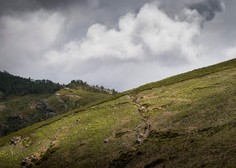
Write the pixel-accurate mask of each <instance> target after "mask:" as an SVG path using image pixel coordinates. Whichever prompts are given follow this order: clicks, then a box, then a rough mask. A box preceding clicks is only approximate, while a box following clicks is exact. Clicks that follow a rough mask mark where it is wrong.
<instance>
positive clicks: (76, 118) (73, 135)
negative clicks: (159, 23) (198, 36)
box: [0, 59, 236, 168]
mask: <svg viewBox="0 0 236 168" xmlns="http://www.w3.org/2000/svg"><path fill="white" fill-rule="evenodd" d="M235 84H236V59H234V60H231V61H228V62H225V63H221V64H218V65H215V66H211V67H208V68H204V69H199V70H196V71H193V72H189V73H185V74H182V75H179V76H176V77H172V78H169V79H166V80H162V81H160V82H156V83H151V84H149V85H145V86H142V87H140V88H138V89H135V90H132V91H128V92H126V93H122V94H119V95H117V96H115V98H111V99H110V100H107V101H103V102H100V103H99V104H94V105H89V106H86V107H84V108H82V109H75V110H72V111H71V112H69V113H66V114H63V115H61V116H57V117H54V118H51V119H49V120H47V121H43V122H40V123H37V124H35V125H33V126H31V127H27V128H25V129H22V130H20V131H19V132H16V133H13V134H11V135H8V136H6V137H3V138H1V139H0V163H1V165H0V167H31V166H36V167H146V168H148V167H234V166H235V165H236V157H235V156H236V146H235V144H236V139H235V137H236V104H235V101H236V87H235Z"/></svg>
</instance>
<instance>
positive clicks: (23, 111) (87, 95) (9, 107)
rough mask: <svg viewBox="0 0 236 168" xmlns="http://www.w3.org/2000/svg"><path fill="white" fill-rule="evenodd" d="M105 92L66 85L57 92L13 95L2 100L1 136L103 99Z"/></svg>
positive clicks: (0, 112) (0, 109)
mask: <svg viewBox="0 0 236 168" xmlns="http://www.w3.org/2000/svg"><path fill="white" fill-rule="evenodd" d="M110 97H112V95H110V94H108V93H105V92H94V91H88V90H83V89H77V88H76V89H73V88H64V89H61V90H59V91H57V92H55V93H54V94H50V93H47V94H27V95H9V96H5V97H4V99H2V100H0V136H3V135H6V134H9V133H11V132H14V131H17V130H19V129H21V128H24V127H26V126H29V125H32V124H33V123H36V122H39V121H42V120H45V119H48V118H51V117H54V116H57V115H59V114H62V113H65V112H67V111H69V110H71V109H74V108H79V107H82V106H84V105H86V104H89V103H92V102H96V101H98V100H100V99H104V98H110Z"/></svg>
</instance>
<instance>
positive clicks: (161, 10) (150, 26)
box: [0, 0, 235, 91]
mask: <svg viewBox="0 0 236 168" xmlns="http://www.w3.org/2000/svg"><path fill="white" fill-rule="evenodd" d="M227 1H230V0H227ZM18 2H19V3H15V2H14V1H12V0H9V1H1V2H0V8H1V12H0V59H1V63H0V65H1V66H0V70H8V71H10V72H11V73H14V74H17V75H23V76H25V77H29V76H30V77H32V78H48V79H51V80H54V81H56V82H62V83H66V82H69V81H70V80H72V79H82V80H85V81H88V82H89V83H91V84H99V85H104V86H106V87H110V88H115V89H117V90H120V91H122V90H127V89H131V88H133V87H137V86H139V85H141V84H144V83H148V82H151V81H156V80H159V79H162V78H164V77H167V76H170V75H173V74H177V73H180V72H183V71H187V70H190V69H193V68H196V67H200V66H204V65H208V64H210V63H215V62H217V60H223V59H224V58H232V57H233V56H232V55H233V54H232V53H233V52H234V47H232V46H235V45H230V46H231V47H228V46H224V47H222V48H221V51H223V52H225V53H227V56H226V57H224V58H217V59H214V57H213V56H212V55H213V52H212V51H214V50H212V48H215V47H216V45H218V46H220V45H222V44H223V43H220V41H219V42H217V41H216V40H214V38H215V37H216V36H215V35H213V34H212V30H213V29H215V28H216V27H219V24H220V23H222V22H221V21H220V20H219V19H218V18H217V15H216V13H217V12H221V11H223V10H224V9H225V6H226V5H225V3H223V1H221V0H206V1H203V0H193V1H192V2H191V3H190V1H187V0H180V1H178V2H177V1H175V2H173V1H172V0H165V1H162V0H160V1H158V2H157V1H155V2H149V3H147V1H145V2H146V3H144V2H143V1H142V0H130V1H128V2H127V1H126V0H121V1H119V2H118V1H110V0H89V1H86V0H81V1H78V0H73V1H62V0H60V1H54V0H48V1H43V0H32V1H29V0H19V1H18ZM227 3H229V2H227ZM122 4H126V5H122ZM215 18H216V19H215ZM217 20H218V22H216V21H217ZM210 21H211V22H210ZM211 24H215V25H218V26H214V27H213V28H210V29H209V28H208V27H210V26H209V25H211ZM203 25H204V26H203ZM232 27H233V26H232ZM222 34H223V32H222ZM218 35H219V33H218ZM209 37H210V38H209ZM230 38H232V37H230ZM209 40H212V41H211V45H209ZM225 41H226V40H225ZM227 41H228V42H229V43H230V40H227ZM231 48H232V49H231ZM218 53H219V52H218ZM212 60H213V61H212Z"/></svg>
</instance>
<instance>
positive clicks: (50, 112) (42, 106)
mask: <svg viewBox="0 0 236 168" xmlns="http://www.w3.org/2000/svg"><path fill="white" fill-rule="evenodd" d="M35 107H36V109H37V110H38V111H39V112H40V113H42V115H43V118H44V119H48V118H51V117H54V116H56V112H55V111H54V109H53V108H51V107H50V106H49V104H48V102H47V100H46V99H43V100H41V101H40V102H38V103H37V104H36V106H35Z"/></svg>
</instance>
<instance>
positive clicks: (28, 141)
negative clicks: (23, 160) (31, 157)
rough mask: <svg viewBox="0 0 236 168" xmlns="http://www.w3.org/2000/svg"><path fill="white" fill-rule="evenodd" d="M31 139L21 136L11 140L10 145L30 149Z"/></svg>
mask: <svg viewBox="0 0 236 168" xmlns="http://www.w3.org/2000/svg"><path fill="white" fill-rule="evenodd" d="M31 143H32V142H31V139H30V138H29V137H26V138H22V137H21V136H15V137H13V138H12V139H11V141H10V144H11V145H15V146H19V145H21V146H23V147H25V148H28V147H29V146H30V145H31Z"/></svg>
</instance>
